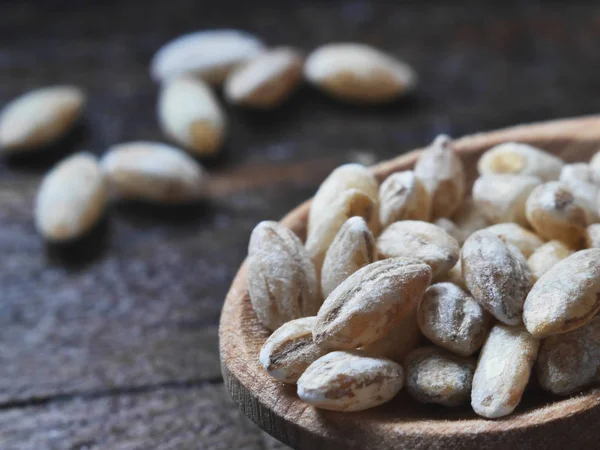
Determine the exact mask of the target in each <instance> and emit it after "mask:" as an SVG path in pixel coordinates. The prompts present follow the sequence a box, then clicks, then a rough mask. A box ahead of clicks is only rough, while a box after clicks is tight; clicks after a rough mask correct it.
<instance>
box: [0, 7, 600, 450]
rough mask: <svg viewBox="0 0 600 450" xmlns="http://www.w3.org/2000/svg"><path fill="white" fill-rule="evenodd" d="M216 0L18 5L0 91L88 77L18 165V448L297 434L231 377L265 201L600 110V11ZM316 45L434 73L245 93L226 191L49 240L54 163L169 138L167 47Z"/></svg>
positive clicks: (4, 397) (277, 210)
mask: <svg viewBox="0 0 600 450" xmlns="http://www.w3.org/2000/svg"><path fill="white" fill-rule="evenodd" d="M398 3H399V2H395V1H392V0H388V1H379V2H374V1H373V2H368V1H348V0H346V1H333V0H332V1H327V2H326V1H316V0H315V1H288V2H276V1H254V2H252V1H245V0H238V1H231V0H219V1H216V2H209V1H199V0H168V1H154V0H146V1H117V0H104V1H102V2H86V1H75V0H70V1H63V0H56V1H52V2H42V1H38V2H34V1H15V0H4V1H3V2H0V104H2V103H4V102H6V101H8V100H9V99H11V98H12V97H14V96H16V95H18V94H19V93H21V92H23V91H26V90H28V89H31V88H34V87H38V86H42V85H47V84H53V83H73V84H77V85H80V86H82V87H83V88H85V89H86V90H87V91H88V93H89V106H88V109H87V112H86V120H85V126H84V127H81V128H80V129H79V130H78V131H77V132H76V133H74V134H73V136H71V137H70V138H69V139H67V140H66V141H65V142H63V143H61V145H59V146H57V147H56V148H55V149H53V150H52V151H51V152H49V153H48V154H46V155H37V156H31V157H26V158H17V159H14V158H13V159H9V160H3V161H2V162H0V449H2V450H25V449H32V450H33V449H35V450H42V449H65V450H67V449H69V450H75V449H78V450H79V449H111V450H138V449H140V450H142V449H263V448H283V447H279V444H277V443H275V442H273V441H272V440H270V439H268V438H266V437H265V436H264V435H263V434H262V433H261V432H260V430H258V428H256V427H255V426H254V425H253V424H251V423H250V422H249V421H248V420H247V419H245V417H242V415H241V413H239V412H238V410H237V408H236V407H235V406H234V405H233V404H232V402H231V401H230V400H229V398H228V395H227V393H226V392H225V391H224V389H223V386H222V382H221V375H220V367H219V355H218V350H217V323H218V319H219V311H220V308H221V304H222V301H223V297H224V295H225V292H226V291H227V288H228V285H229V283H230V281H231V279H232V278H233V275H234V274H235V271H236V269H237V267H238V266H239V264H240V263H241V261H242V259H243V258H244V255H245V252H246V244H247V240H248V235H249V232H250V230H251V229H252V228H253V226H254V225H255V224H256V223H257V222H258V221H259V220H262V219H277V218H279V217H281V216H282V215H283V214H284V213H285V212H286V211H288V210H289V209H290V208H292V207H293V206H294V205H296V204H298V203H299V202H301V201H302V200H304V199H305V198H307V197H309V196H310V195H311V194H312V193H313V192H314V190H315V188H316V186H317V185H318V183H319V181H320V180H321V179H322V178H323V177H324V176H325V175H326V174H327V172H328V171H330V170H331V169H332V168H333V167H335V166H336V165H338V164H341V163H343V162H347V161H356V160H358V161H362V162H367V163H370V162H373V161H376V160H380V159H385V158H389V157H392V156H394V155H397V154H398V153H401V152H405V151H407V150H409V149H411V148H413V147H416V146H420V145H422V144H424V143H426V142H427V141H429V140H430V139H432V138H433V136H434V135H435V134H436V133H440V132H445V133H449V134H451V135H454V136H458V135H462V134H465V133H472V132H476V131H478V130H483V129H492V128H498V127H503V126H507V125H511V124H515V123H520V122H530V121H536V120H543V119H551V118H557V117H566V116H576V115H583V114H589V113H597V112H598V110H599V109H600V100H599V99H600V52H599V51H598V42H600V10H598V8H597V5H595V4H594V2H590V3H589V4H586V3H583V4H575V3H574V2H569V3H568V4H561V3H560V2H556V3H548V2H544V3H543V4H542V2H531V1H522V2H515V3H513V2H496V3H494V4H489V5H486V4H483V3H484V2H470V3H461V4H458V3H456V2H452V3H451V5H447V4H446V3H450V2H442V1H440V2H435V1H434V2H427V3H421V2H414V3H412V2H403V3H402V4H398ZM215 27H235V28H243V29H247V30H249V31H251V32H254V33H256V34H258V35H259V36H261V37H263V38H264V39H265V40H266V42H267V43H269V44H272V45H279V44H288V45H295V46H298V47H300V48H303V49H305V50H307V51H308V50H310V49H312V48H314V47H315V46H317V45H319V44H322V43H325V42H328V41H336V40H338V41H339V40H352V41H362V42H367V43H370V44H373V45H376V46H378V47H381V48H383V49H386V50H388V51H390V52H392V53H393V54H396V55H398V56H400V57H402V58H404V59H405V60H407V61H408V62H410V63H411V64H412V65H414V67H415V68H416V69H417V70H418V72H419V73H420V75H421V80H422V84H421V88H420V90H419V92H418V93H417V94H416V95H415V96H414V97H413V98H411V99H408V100H406V101H402V102H399V103H397V104H394V105H389V106H386V107H383V108H367V109H363V108H357V107H349V106H345V105H341V104H339V103H336V102H334V101H331V100H329V99H328V98H326V97H324V96H323V95H321V94H319V93H317V92H314V91H313V90H311V89H310V88H308V87H305V88H302V89H301V91H300V92H298V93H297V95H296V96H295V97H294V98H293V100H292V101H291V102H289V103H288V104H287V105H286V106H285V107H284V108H282V109H280V110H277V111H274V112H270V113H251V112H244V111H240V110H236V109H232V108H228V109H227V112H228V116H229V119H230V127H229V128H230V132H229V139H228V143H227V147H226V149H225V152H224V155H223V156H222V157H221V158H219V159H218V160H216V161H212V162H210V163H208V166H209V167H210V168H211V171H212V173H213V174H214V177H215V180H214V198H213V199H212V200H211V201H210V202H207V203H206V204H202V205H198V206H196V207H192V208H187V209H185V210H181V209H163V208H160V209H156V208H148V207H142V206H139V205H119V206H116V207H113V208H112V210H111V212H110V214H109V217H108V220H107V221H106V222H105V223H104V224H103V226H101V227H100V228H99V229H98V230H97V231H96V232H95V233H94V234H93V235H92V237H91V238H89V239H88V240H87V241H86V242H85V243H84V244H82V245H78V246H74V247H69V248H55V247H48V246H46V245H45V244H44V243H43V242H42V241H41V240H40V238H39V237H38V235H37V234H36V232H35V230H34V226H33V222H32V204H33V198H34V196H35V192H36V189H37V186H38V184H39V181H40V177H41V175H42V174H43V173H44V172H45V171H46V170H47V169H48V168H49V167H50V166H51V165H52V164H53V163H54V162H56V161H57V160H58V159H60V157H62V156H64V155H65V154H67V153H69V152H72V151H75V150H77V149H91V150H93V151H94V152H96V153H98V154H101V153H102V152H103V151H104V150H105V148H106V147H107V146H108V145H110V144H114V143H117V142H122V141H126V140H132V139H152V140H161V139H162V136H161V134H160V132H159V130H158V129H157V126H156V118H155V114H154V110H155V102H156V86H155V85H154V84H153V83H152V81H151V80H150V79H149V76H148V61H149V59H150V58H151V56H152V54H153V53H154V51H155V50H156V49H157V48H158V47H159V46H160V45H161V44H162V43H164V42H165V41H167V40H168V39H171V38H172V37H175V36H177V35H179V34H181V33H184V32H188V31H194V30H198V29H204V28H215Z"/></svg>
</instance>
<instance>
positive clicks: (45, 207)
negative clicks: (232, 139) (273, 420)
mask: <svg viewBox="0 0 600 450" xmlns="http://www.w3.org/2000/svg"><path fill="white" fill-rule="evenodd" d="M150 75H151V77H152V78H153V79H154V80H155V81H156V82H157V83H159V84H160V91H159V95H158V104H157V116H158V124H159V127H160V129H161V131H162V133H163V135H164V136H165V137H166V138H167V139H168V140H170V141H171V142H173V143H174V144H175V145H177V146H178V147H181V149H179V148H175V147H172V146H169V145H167V144H163V143H159V142H131V143H125V144H120V145H116V146H114V147H112V148H110V149H109V150H108V152H107V154H106V155H105V157H104V158H103V159H102V161H101V162H100V164H99V166H98V167H94V168H93V169H89V167H88V169H89V170H86V171H84V172H83V173H78V170H77V167H78V166H79V165H81V164H82V163H81V161H83V160H84V159H85V160H86V161H87V162H86V164H87V166H90V165H94V164H96V165H98V162H97V161H95V159H94V158H93V157H92V156H91V155H87V156H86V158H81V157H77V158H74V159H71V158H69V159H67V160H65V161H63V162H61V163H60V164H59V165H58V166H57V167H55V168H54V169H53V170H52V172H51V173H49V174H48V177H47V180H45V182H44V183H43V184H42V187H41V190H40V193H39V199H38V202H37V204H38V206H39V208H37V209H36V212H35V214H36V221H37V224H38V230H39V231H40V233H41V234H42V235H43V236H44V237H45V238H46V239H48V240H50V241H68V240H74V239H77V238H79V237H81V236H82V235H83V234H85V233H86V232H87V231H88V230H89V229H90V228H92V227H93V225H94V224H95V222H96V221H98V220H99V219H100V218H101V217H102V216H103V215H104V206H105V205H106V204H107V201H106V197H107V195H108V196H109V197H112V198H116V199H134V200H138V201H146V202H152V203H167V204H173V203H176V204H180V203H189V202H195V201H198V200H200V199H202V198H203V197H205V196H206V195H207V182H208V178H207V176H206V174H205V172H204V169H203V168H202V167H201V166H200V164H199V163H198V162H197V161H196V159H194V158H212V157H214V156H215V155H217V154H218V153H219V152H220V150H221V148H222V147H223V145H224V143H225V141H226V135H227V117H226V114H225V111H224V109H223V107H222V105H221V101H220V99H219V92H222V97H223V99H224V100H225V101H227V102H228V103H230V104H232V105H237V106H241V107H245V108H252V109H272V108H276V107H278V106H280V105H281V104H282V103H284V102H285V101H286V100H287V99H288V98H289V97H291V95H292V94H293V93H294V91H296V90H297V89H298V87H299V86H300V84H301V83H302V80H303V79H304V80H306V81H307V82H308V83H309V84H311V85H313V86H315V87H316V88H317V89H319V90H321V91H323V92H325V93H327V94H329V95H330V96H332V97H334V98H337V99H339V100H342V101H346V102H351V103H358V104H378V103H386V102H390V101H393V100H395V99H397V98H399V97H402V96H404V95H405V94H407V93H410V92H411V91H412V90H413V89H414V88H415V87H416V85H417V75H416V73H415V72H414V70H413V69H412V68H411V67H410V66H409V65H407V64H405V63H404V62H402V61H399V60H397V59H396V58H394V57H393V56H391V55H389V54H386V53H384V52H382V51H380V50H377V49H375V48H373V47H370V46H368V45H364V44H356V43H338V44H327V45H323V46H321V47H319V48H317V49H315V50H314V51H313V52H312V53H310V54H309V55H308V56H307V57H306V58H305V57H304V54H303V52H301V51H300V50H298V49H295V48H291V47H275V48H268V47H267V46H266V45H265V44H264V43H263V42H262V41H261V40H260V39H259V38H257V37H256V36H253V35H251V34H250V33H247V32H243V31H239V30H233V29H221V30H207V31H200V32H194V33H190V34H186V35H183V36H180V37H178V38H175V39H173V40H172V41H170V42H168V43H166V44H165V45H163V46H162V47H161V48H160V49H159V50H158V51H157V52H156V53H155V55H154V57H153V58H152V61H151V67H150ZM220 88H222V89H220ZM85 103H86V95H85V93H84V92H83V91H82V90H81V89H79V88H77V87H74V86H52V87H46V88H41V89H37V90H33V91H31V92H29V93H26V94H24V95H21V96H20V97H18V98H16V99H15V100H13V101H11V102H10V103H8V104H7V105H6V106H5V107H4V109H3V110H2V111H1V112H0V153H3V154H14V153H20V152H24V151H30V150H40V149H43V148H45V147H47V146H49V145H50V144H53V143H56V142H57V141H58V140H59V139H60V138H62V137H64V136H65V135H67V134H68V132H69V131H70V130H72V129H73V127H74V125H75V124H76V123H77V122H78V121H79V119H80V118H81V116H82V114H83V110H84V106H85ZM443 145H445V144H444V143H443V142H442V141H440V146H443ZM185 152H187V153H189V154H191V156H188V155H187V154H186V153H185ZM445 153H447V154H449V153H448V152H445ZM427 164H428V165H430V164H437V165H439V166H440V167H444V166H445V164H444V156H443V155H442V154H440V155H437V156H433V159H432V161H430V162H428V163H427ZM87 166H86V167H87ZM65 167H66V169H65ZM73 168H74V169H73ZM452 170H453V169H452ZM88 172H89V173H90V175H89V186H88V187H86V188H85V189H84V190H83V191H82V192H76V191H75V190H73V189H67V188H66V187H67V186H75V185H81V184H82V183H87V181H86V180H88V179H87V178H85V179H82V177H83V176H84V173H88ZM343 176H344V174H340V177H342V178H343ZM449 176H452V171H451V170H450V171H448V173H445V174H442V175H441V176H440V179H439V180H438V179H435V180H434V179H431V181H432V183H429V184H427V185H424V184H423V183H422V182H421V181H420V180H417V179H416V177H415V174H413V173H412V172H409V173H408V178H407V179H403V178H402V177H400V178H399V179H398V180H397V181H396V182H394V180H392V179H391V180H390V181H389V182H388V185H387V187H385V188H384V187H383V186H382V189H385V193H383V192H382V195H381V198H382V200H383V201H384V204H385V207H384V208H381V209H380V208H379V197H380V196H379V194H378V192H377V191H378V189H379V185H378V184H377V183H376V182H375V181H374V178H373V177H372V175H370V178H371V179H372V181H373V182H372V185H373V189H369V188H366V189H364V190H363V189H361V186H359V187H357V189H356V190H346V189H344V192H343V195H342V196H340V197H339V198H338V197H336V198H335V200H336V202H337V203H336V205H335V207H334V210H335V211H336V213H337V214H335V215H333V216H332V217H328V215H326V214H325V215H324V216H326V217H325V219H324V220H323V221H321V222H320V223H317V221H314V220H313V221H312V232H311V233H310V245H308V246H307V248H308V251H309V254H310V256H311V258H313V260H314V262H315V265H316V266H317V268H318V269H320V268H321V265H322V264H323V259H324V258H325V253H326V252H327V250H328V248H329V245H330V244H331V242H332V240H333V239H334V237H335V235H336V233H337V231H338V230H339V228H340V227H341V225H343V223H344V222H345V221H346V220H347V219H348V218H350V217H354V216H361V217H364V219H365V220H366V221H367V223H368V226H369V227H370V228H371V229H373V231H374V232H378V226H377V225H375V222H376V223H379V221H380V217H379V214H380V213H381V214H382V217H381V221H382V222H383V223H384V224H385V225H388V224H390V223H392V222H394V221H396V220H400V219H401V218H413V219H417V220H428V218H429V215H430V207H429V206H427V207H426V208H423V207H422V204H423V202H425V201H429V198H432V199H433V200H434V203H433V204H432V207H434V208H439V205H441V204H443V202H444V199H443V198H442V197H441V196H443V195H444V191H445V185H446V184H447V183H448V181H447V178H448V177H449ZM98 177H100V178H101V180H100V179H99V178H98ZM342 183H343V182H342ZM334 184H335V183H334ZM404 184H407V187H408V188H409V189H412V190H414V192H408V193H406V194H404V193H401V192H400V190H403V189H404V188H403V185H404ZM61 185H63V186H65V191H67V192H64V193H61V194H60V195H59V194H57V191H59V190H61V189H60V186H61ZM56 186H58V188H57V187H56ZM334 188H335V189H334V193H335V194H336V195H337V193H338V190H337V187H336V186H334ZM426 189H435V190H437V191H439V193H438V195H427V191H426ZM42 190H43V191H44V192H42ZM91 191H93V192H91ZM461 192H462V191H461ZM461 192H459V193H458V194H461ZM451 195H453V194H451ZM322 197H323V201H321V204H322V205H323V207H327V208H328V207H329V203H330V202H331V201H332V200H333V199H332V198H331V197H330V196H328V195H326V193H325V194H324V195H323V196H322ZM436 199H437V200H436ZM75 208H78V209H75ZM91 211H93V213H92V212H91ZM421 211H424V213H421ZM354 231H355V230H354V229H352V230H351V231H349V232H350V233H353V232H354ZM349 239H350V240H351V239H352V238H346V239H345V241H344V242H341V243H338V244H337V247H338V252H339V248H340V247H343V246H344V245H345V243H347V242H349ZM365 244H367V245H369V249H366V250H365V249H359V248H356V249H355V252H356V253H355V254H354V255H353V256H350V257H349V258H346V260H345V261H344V262H338V261H335V260H336V259H337V258H336V257H335V254H333V255H332V257H331V258H330V261H333V262H330V263H329V266H331V265H332V264H333V265H340V264H341V265H345V266H346V267H344V268H341V267H338V268H332V267H329V268H328V269H327V276H326V277H324V281H323V283H324V289H325V290H326V291H330V290H331V289H333V287H335V286H336V285H337V284H339V282H340V281H342V280H341V279H340V277H344V278H345V277H347V276H349V275H350V274H351V273H353V272H354V271H356V270H357V269H358V268H360V267H361V266H362V265H364V264H367V263H371V262H373V261H374V260H375V256H373V253H374V250H373V249H374V248H375V247H374V245H371V244H372V243H370V242H366V243H365ZM363 250H364V251H366V252H367V253H369V254H366V253H365V254H362V253H361V252H363ZM363 253H364V252H363ZM353 258H357V260H356V261H351V260H352V259H353ZM361 258H362V259H361ZM338 270H339V271H341V272H339V273H336V274H334V275H333V276H332V273H331V272H332V271H334V272H335V271H338Z"/></svg>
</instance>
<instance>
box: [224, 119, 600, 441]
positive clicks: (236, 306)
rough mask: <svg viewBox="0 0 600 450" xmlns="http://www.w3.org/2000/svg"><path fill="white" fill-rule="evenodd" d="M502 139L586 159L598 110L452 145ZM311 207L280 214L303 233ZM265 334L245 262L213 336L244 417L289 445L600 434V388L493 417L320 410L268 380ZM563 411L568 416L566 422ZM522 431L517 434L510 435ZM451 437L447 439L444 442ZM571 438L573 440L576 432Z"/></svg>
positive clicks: (598, 132) (411, 156) (467, 148)
mask: <svg viewBox="0 0 600 450" xmlns="http://www.w3.org/2000/svg"><path fill="white" fill-rule="evenodd" d="M507 141H519V142H526V143H530V144H532V145H536V146H539V147H541V148H544V149H547V150H548V151H551V152H552V153H555V154H558V155H559V156H561V157H563V158H565V160H567V161H569V160H570V161H577V160H588V159H589V158H590V157H591V156H592V154H593V153H594V152H595V151H597V150H599V149H600V116H589V117H582V118H576V119H563V120H557V121H550V122H544V123H538V124H532V125H521V126H517V127H511V128H507V129H503V130H499V131H493V132H488V133H480V134H476V135H471V136H467V137H464V138H461V139H458V140H455V141H454V142H453V144H454V148H455V149H456V151H457V152H458V153H459V154H461V157H463V158H465V159H472V160H473V161H475V160H474V159H473V158H476V157H477V156H478V155H479V154H480V153H481V152H482V151H484V150H486V149H488V148H490V147H492V146H494V145H497V144H499V143H502V142H507ZM418 154H419V150H415V151H412V152H410V153H407V154H404V155H401V156H399V157H397V158H395V159H393V160H390V161H386V162H382V163H380V164H378V165H376V166H375V167H373V171H374V173H375V174H376V175H377V177H378V179H380V180H382V179H384V178H385V177H387V176H388V175H389V174H390V173H393V172H395V171H398V170H405V169H409V168H411V167H412V166H413V165H414V163H415V161H416V158H417V157H418ZM473 161H471V163H474V162H473ZM309 206H310V200H309V201H307V202H305V203H303V204H302V205H300V206H299V207H297V208H296V209H294V210H293V211H291V212H290V213H289V214H288V215H287V216H286V217H284V219H283V220H282V223H283V224H285V225H286V226H288V227H289V228H290V229H292V230H294V231H295V232H297V233H298V234H299V235H300V236H301V237H302V238H304V234H305V226H306V220H307V216H308V209H309ZM266 336H267V334H266V332H265V331H264V329H263V328H262V327H261V326H260V324H259V323H258V321H257V320H256V317H255V316H254V312H253V311H252V307H251V305H250V301H249V298H248V294H247V289H246V263H245V262H244V264H243V265H242V266H241V268H240V270H239V272H238V274H237V275H236V277H235V279H234V281H233V283H232V286H231V289H230V291H229V293H228V294H227V298H226V300H225V304H224V306H223V311H222V315H221V322H220V330H219V339H220V353H221V364H222V371H223V377H224V380H225V383H226V386H227V388H228V390H229V391H230V393H231V395H232V397H233V399H234V401H236V402H237V403H238V405H239V406H240V407H241V408H242V410H243V411H244V413H246V415H248V416H249V417H250V418H251V419H252V420H254V421H255V422H256V423H257V424H258V425H259V426H260V427H261V428H263V429H264V430H265V431H267V432H269V433H270V434H272V435H274V436H275V437H277V438H278V439H280V440H282V441H283V442H286V443H288V444H290V445H293V446H300V445H302V446H313V448H320V446H322V445H325V447H323V448H348V445H350V444H348V443H347V442H344V438H345V436H344V432H342V433H340V430H344V429H345V430H347V437H348V439H351V440H352V445H356V446H357V447H362V448H381V449H384V448H385V449H387V448H390V449H391V448H406V449H409V448H429V446H431V445H433V444H432V443H433V442H435V441H436V440H437V442H439V443H442V442H445V443H446V444H444V445H459V443H460V442H461V441H468V442H471V443H477V442H479V441H477V438H476V437H475V436H481V435H485V436H486V439H489V438H490V437H493V438H492V440H493V441H494V442H496V443H497V444H498V445H499V447H498V448H500V447H501V446H502V445H507V444H510V443H511V442H513V440H511V439H510V435H511V432H522V431H524V430H526V431H527V433H526V436H529V435H530V434H532V435H537V436H540V437H541V436H542V435H543V434H541V433H544V434H546V433H567V434H570V433H574V432H575V429H576V428H579V427H574V426H573V424H572V422H573V419H577V420H579V422H584V421H585V422H587V423H589V424H590V426H591V427H593V428H597V431H596V432H595V433H596V434H595V436H596V437H600V426H598V422H597V421H598V419H600V389H591V390H588V391H586V392H584V393H583V394H581V395H578V396H575V397H570V398H565V399H557V401H555V402H552V403H548V404H546V405H544V406H542V407H539V408H537V409H534V410H531V411H527V412H519V410H518V409H517V411H516V412H515V413H514V414H513V415H511V416H508V417H506V418H503V419H501V420H495V421H494V420H486V419H483V418H478V417H476V416H474V417H472V418H471V417H470V418H468V419H467V420H460V421H445V420H439V419H436V420H416V421H414V420H413V421H394V419H393V417H389V416H385V417H384V418H382V420H379V419H377V420H376V421H374V420H371V421H370V418H369V411H365V412H361V413H335V412H328V411H325V412H323V411H318V410H315V409H314V408H312V407H309V406H307V405H305V404H303V403H302V402H300V400H299V399H298V398H297V397H296V396H295V393H294V388H293V387H289V386H284V385H282V384H281V383H278V382H277V381H275V380H273V379H272V378H271V377H270V376H269V375H268V374H267V373H266V372H265V371H264V370H263V368H262V367H261V366H260V365H259V363H258V352H259V350H260V347H261V346H262V343H263V342H264V340H265V338H266ZM384 406H385V405H384ZM371 411H374V410H371ZM567 417H568V418H569V420H568V421H565V419H566V418H567ZM590 420H591V421H592V422H589V421H590ZM567 422H568V424H567V425H566V426H564V424H565V423H567ZM579 422H577V423H579ZM561 424H562V425H561ZM357 431H358V432H357ZM582 432H583V431H581V430H578V431H577V433H582ZM521 434H522V433H515V436H521ZM361 435H364V436H365V438H364V442H362V441H361V439H362V438H361V437H360V436H361ZM382 435H384V436H383V437H382ZM449 436H451V438H452V439H450V440H448V439H447V438H448V437H449ZM563 437H564V436H563ZM505 438H506V439H505ZM572 438H573V439H576V438H577V436H572ZM473 439H475V440H473ZM519 439H520V438H519ZM515 442H516V441H515ZM540 442H541V441H540ZM573 442H575V441H573ZM586 442H587V441H586ZM373 444H375V446H372V445H373ZM493 448H496V447H493ZM540 448H542V447H540Z"/></svg>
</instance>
